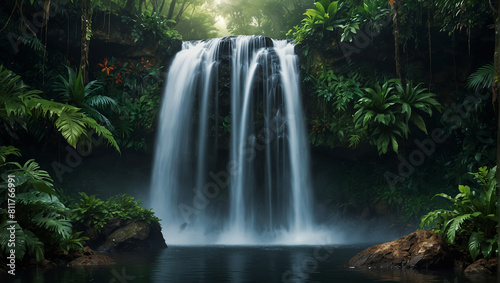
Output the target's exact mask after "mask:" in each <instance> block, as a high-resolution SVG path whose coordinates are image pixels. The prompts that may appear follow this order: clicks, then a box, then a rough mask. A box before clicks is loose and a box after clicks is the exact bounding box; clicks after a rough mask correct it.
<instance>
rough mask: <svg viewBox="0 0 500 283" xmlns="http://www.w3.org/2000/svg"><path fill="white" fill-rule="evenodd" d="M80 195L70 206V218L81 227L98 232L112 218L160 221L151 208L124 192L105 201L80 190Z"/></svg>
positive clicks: (148, 221)
mask: <svg viewBox="0 0 500 283" xmlns="http://www.w3.org/2000/svg"><path fill="white" fill-rule="evenodd" d="M80 196H81V199H80V202H77V203H76V204H73V205H72V206H71V207H72V219H73V221H74V223H75V225H77V226H78V227H81V228H82V229H86V228H91V229H94V230H95V231H96V232H97V233H100V231H101V229H102V228H103V227H104V226H105V225H106V222H107V221H108V220H110V219H112V218H118V219H123V220H128V219H134V220H142V221H146V222H147V223H151V221H155V222H159V221H160V219H159V218H158V217H156V216H155V215H154V212H153V211H152V210H151V209H146V208H143V207H141V205H142V201H140V200H138V201H136V200H135V199H134V197H131V196H127V195H125V194H123V195H119V196H113V197H110V198H109V199H108V200H106V201H104V200H102V199H100V198H98V197H97V196H96V195H91V196H88V195H87V194H86V193H84V192H80Z"/></svg>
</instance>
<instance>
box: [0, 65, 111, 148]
mask: <svg viewBox="0 0 500 283" xmlns="http://www.w3.org/2000/svg"><path fill="white" fill-rule="evenodd" d="M40 93H41V91H39V90H29V88H28V86H27V85H25V84H24V83H23V82H22V80H21V77H20V76H18V75H16V74H14V73H13V72H12V71H9V70H7V69H4V67H3V66H0V96H1V97H2V100H1V101H0V118H1V119H2V120H3V121H6V120H8V119H9V118H18V119H21V120H25V117H26V116H31V117H33V118H34V119H38V118H44V119H46V120H48V121H51V122H52V123H53V124H54V126H55V127H56V128H57V130H58V131H59V132H61V134H62V136H63V137H64V139H66V141H67V142H68V144H69V145H71V146H72V147H76V145H77V144H78V142H79V141H80V140H81V139H82V138H89V137H90V133H91V132H92V131H95V132H96V133H97V134H98V135H100V136H102V137H104V138H105V139H106V140H107V141H108V144H110V145H112V146H113V147H115V149H116V150H118V151H120V148H119V147H118V144H117V143H116V141H115V140H114V138H113V135H112V134H111V132H110V131H109V130H108V129H106V128H105V127H103V126H101V125H99V124H98V123H97V122H96V121H95V120H94V119H92V118H90V117H88V116H87V115H85V114H84V113H82V112H80V109H79V108H77V107H75V106H71V105H67V104H62V103H58V102H54V101H49V100H46V99H42V98H41V97H40V96H39V95H38V94H40ZM7 131H9V130H7Z"/></svg>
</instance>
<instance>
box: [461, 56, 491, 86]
mask: <svg viewBox="0 0 500 283" xmlns="http://www.w3.org/2000/svg"><path fill="white" fill-rule="evenodd" d="M494 76H495V65H493V62H491V63H488V64H486V65H484V66H482V67H481V68H479V69H477V71H475V72H474V73H472V74H471V75H470V76H469V78H467V87H468V88H470V89H473V90H479V89H482V88H489V87H491V85H492V84H493V77H494Z"/></svg>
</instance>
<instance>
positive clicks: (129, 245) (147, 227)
mask: <svg viewBox="0 0 500 283" xmlns="http://www.w3.org/2000/svg"><path fill="white" fill-rule="evenodd" d="M166 247H167V245H166V244H165V239H164V238H163V235H162V233H161V227H160V225H159V224H158V223H157V222H151V224H148V223H146V222H144V221H135V222H131V223H129V224H128V225H126V226H123V227H120V228H118V229H116V230H115V231H114V232H113V233H111V234H109V235H108V236H107V237H106V241H105V242H104V243H103V244H101V245H100V246H99V247H98V248H97V250H98V251H143V250H157V249H163V248H166Z"/></svg>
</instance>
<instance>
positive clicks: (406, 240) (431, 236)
mask: <svg viewBox="0 0 500 283" xmlns="http://www.w3.org/2000/svg"><path fill="white" fill-rule="evenodd" d="M465 262H466V257H465V256H464V255H463V254H462V253H460V252H459V251H458V250H456V249H455V248H454V247H453V246H452V245H450V244H449V243H447V242H446V241H445V240H444V238H443V237H442V236H441V235H439V234H437V233H435V232H432V231H426V230H420V231H417V232H413V233H411V234H409V235H407V236H403V237H401V238H399V239H397V240H394V241H392V242H387V243H383V244H378V245H375V246H372V247H369V248H367V249H365V250H363V251H361V252H359V253H358V254H356V255H355V256H354V257H352V258H351V259H350V260H349V262H348V263H347V266H348V267H350V268H380V269H391V268H410V269H443V268H444V269H446V268H449V269H451V268H453V267H457V266H461V265H462V266H463V265H464V263H465Z"/></svg>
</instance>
